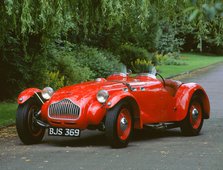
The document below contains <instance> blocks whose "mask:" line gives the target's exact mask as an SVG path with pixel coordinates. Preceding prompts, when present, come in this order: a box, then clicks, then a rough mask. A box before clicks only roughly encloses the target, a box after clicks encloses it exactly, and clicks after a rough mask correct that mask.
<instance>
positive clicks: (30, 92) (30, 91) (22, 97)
mask: <svg viewBox="0 0 223 170" xmlns="http://www.w3.org/2000/svg"><path fill="white" fill-rule="evenodd" d="M38 92H41V90H40V89H37V88H28V89H26V90H24V91H22V92H21V93H20V94H19V96H18V99H17V103H18V104H23V103H25V102H26V101H27V100H28V99H29V98H30V97H32V96H33V95H34V94H35V93H38Z"/></svg>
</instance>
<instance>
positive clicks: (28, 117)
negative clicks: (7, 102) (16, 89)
mask: <svg viewBox="0 0 223 170" xmlns="http://www.w3.org/2000/svg"><path fill="white" fill-rule="evenodd" d="M39 110H40V107H39V106H38V104H37V103H36V102H35V100H33V99H29V100H28V101H26V102H25V103H24V104H22V105H19V106H18V110H17V113H16V129H17V132H18V135H19V138H20V139H21V141H22V142H23V143H24V144H27V145H29V144H35V143H39V142H41V141H42V138H43V136H44V133H45V129H44V128H42V127H40V126H39V125H38V124H37V123H36V121H35V114H37V112H38V111H39Z"/></svg>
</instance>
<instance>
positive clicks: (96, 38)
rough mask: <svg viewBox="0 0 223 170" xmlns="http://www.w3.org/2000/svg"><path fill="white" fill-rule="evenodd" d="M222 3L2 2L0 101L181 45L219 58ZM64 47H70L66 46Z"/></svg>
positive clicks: (137, 0)
mask: <svg viewBox="0 0 223 170" xmlns="http://www.w3.org/2000/svg"><path fill="white" fill-rule="evenodd" d="M222 4H223V3H222V2H221V1H218V0H213V1H207V0H199V1H189V0H184V1H182V0H165V1H160V0H157V1H154V0H114V1H111V0H94V1H93V0H84V1H83V0H75V1H70V0H57V1H52V0H39V1H36V0H2V1H0V15H1V20H0V25H1V27H0V74H1V75H0V76H1V79H2V80H3V81H2V83H1V84H0V85H1V89H3V90H2V91H3V92H2V95H1V97H0V100H2V99H4V98H8V97H13V96H14V95H17V94H18V92H19V91H20V90H21V89H23V88H25V87H30V86H38V87H43V86H44V85H45V84H49V82H46V79H48V78H50V79H52V82H56V81H57V80H58V81H59V82H60V81H61V82H62V80H61V79H62V77H64V80H63V81H64V82H63V83H64V85H67V84H72V83H77V82H81V81H85V80H89V79H92V78H95V77H101V76H103V77H104V76H107V75H108V74H109V73H110V72H113V71H114V70H116V68H115V66H118V65H119V64H118V63H119V60H121V61H122V62H123V63H125V64H126V65H127V66H128V67H129V68H131V67H132V65H131V62H134V61H135V60H136V59H138V58H139V59H146V60H149V61H152V63H153V64H154V65H157V64H159V63H160V61H159V59H158V58H156V57H154V56H153V55H151V54H150V53H151V52H156V51H157V50H158V51H159V52H161V53H164V54H166V53H168V52H171V53H173V52H179V51H180V50H181V47H182V48H183V50H185V51H190V50H195V51H196V50H200V51H204V52H209V53H210V52H214V53H219V54H222V53H223V50H222V49H223V17H222V16H223V13H222V12H223V5H222ZM65 41H66V42H70V44H71V45H70V46H69V47H67V46H65V45H64V44H63V43H64V42H65ZM61 42H62V43H61ZM54 43H56V44H57V45H54V46H51V47H50V45H52V44H54ZM183 43H184V45H182V44H183ZM74 44H78V46H77V45H74ZM79 44H83V45H81V46H80V45H79ZM123 44H124V45H123ZM101 49H103V50H101ZM108 51H110V52H108ZM170 58H171V57H170ZM174 59H175V58H174ZM169 63H175V64H177V63H176V62H175V61H171V62H169ZM58 71H59V72H58ZM57 72H58V74H57ZM48 81H49V80H48ZM53 84H54V85H53V86H55V87H59V86H61V85H62V83H58V84H56V83H53ZM9 89H10V90H9Z"/></svg>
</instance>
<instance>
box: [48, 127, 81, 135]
mask: <svg viewBox="0 0 223 170" xmlns="http://www.w3.org/2000/svg"><path fill="white" fill-rule="evenodd" d="M48 135H49V136H67V137H80V135H81V131H80V129H70V128H57V127H50V128H48Z"/></svg>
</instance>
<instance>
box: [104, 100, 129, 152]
mask: <svg viewBox="0 0 223 170" xmlns="http://www.w3.org/2000/svg"><path fill="white" fill-rule="evenodd" d="M132 131H133V118H132V114H131V111H130V107H129V105H128V104H127V103H126V102H125V101H121V102H119V103H118V104H117V105H116V106H115V107H114V108H112V109H110V110H109V111H108V113H107V115H106V119H105V134H106V137H107V139H108V142H109V143H110V145H111V147H113V148H122V147H126V146H127V145H128V143H129V140H130V138H131V135H132Z"/></svg>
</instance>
